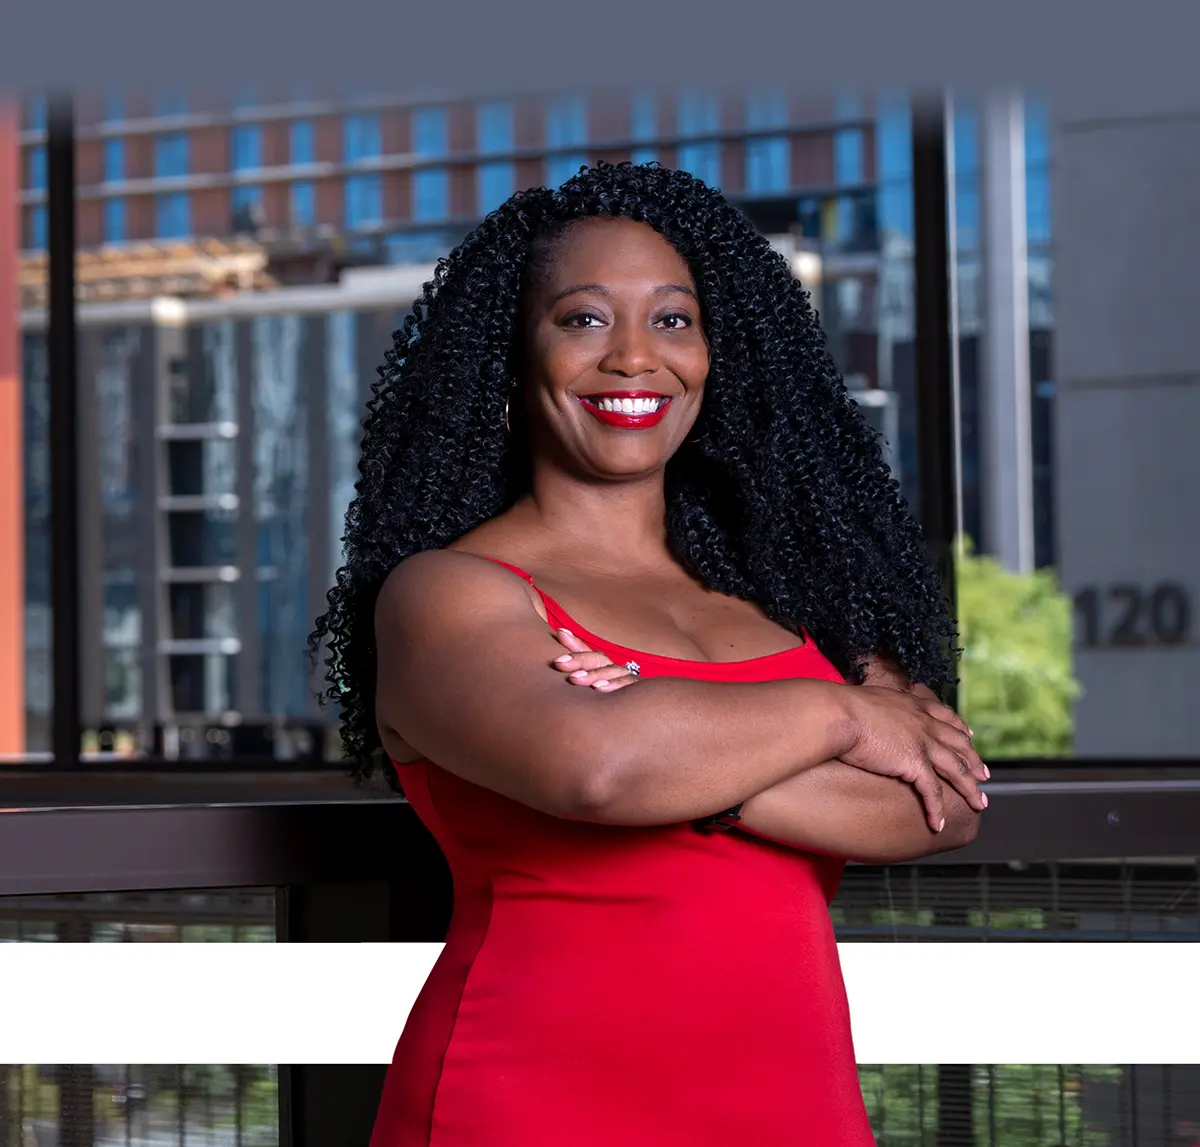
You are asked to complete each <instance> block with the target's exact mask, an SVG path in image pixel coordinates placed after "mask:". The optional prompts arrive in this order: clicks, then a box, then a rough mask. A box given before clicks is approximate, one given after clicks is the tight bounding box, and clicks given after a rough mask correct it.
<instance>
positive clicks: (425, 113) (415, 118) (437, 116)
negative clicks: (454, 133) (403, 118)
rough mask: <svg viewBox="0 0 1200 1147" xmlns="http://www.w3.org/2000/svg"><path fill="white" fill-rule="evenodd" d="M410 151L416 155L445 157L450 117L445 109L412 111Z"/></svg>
mask: <svg viewBox="0 0 1200 1147" xmlns="http://www.w3.org/2000/svg"><path fill="white" fill-rule="evenodd" d="M412 149H413V151H414V152H416V154H417V155H445V154H446V152H447V151H449V150H450V117H449V115H448V114H447V113H446V109H445V108H417V109H416V110H414V111H413V113H412Z"/></svg>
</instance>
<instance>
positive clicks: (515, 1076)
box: [371, 563, 875, 1147]
mask: <svg viewBox="0 0 1200 1147" xmlns="http://www.w3.org/2000/svg"><path fill="white" fill-rule="evenodd" d="M501 564H503V563H501ZM509 568H510V569H511V568H513V567H509ZM514 572H517V573H520V574H521V576H523V577H524V578H525V579H526V580H527V581H529V582H530V584H531V585H532V584H533V581H532V578H530V577H529V575H528V574H525V573H524V572H523V571H520V570H515V571H514ZM539 592H540V591H539ZM542 597H543V599H544V601H545V603H546V610H547V612H548V614H549V621H550V624H551V625H552V626H553V627H555V628H558V627H564V628H567V629H570V630H571V631H572V632H573V633H575V634H577V635H578V636H579V637H580V638H581V639H583V640H584V641H586V642H588V643H589V644H590V645H591V647H592V648H593V649H598V650H601V651H603V652H604V653H605V654H607V655H608V656H609V657H611V658H612V659H613V660H614V661H616V662H618V663H624V662H627V661H631V660H632V661H636V662H637V664H638V666H639V667H640V671H641V676H642V677H656V676H657V677H662V676H671V677H692V678H697V679H703V680H708V681H769V680H777V679H780V678H785V677H814V678H823V679H826V680H834V681H837V680H841V678H840V677H839V676H838V674H837V672H836V670H835V669H834V668H833V666H832V665H831V664H830V663H829V662H828V661H827V660H826V659H825V658H824V657H823V656H822V655H821V654H820V653H819V652H818V651H817V649H816V647H815V645H814V644H813V643H812V642H811V641H809V642H806V643H805V644H804V645H803V646H801V647H799V648H797V649H793V650H788V651H786V652H783V653H778V654H774V655H772V656H769V657H760V658H755V659H753V660H750V661H738V662H727V663H709V662H695V661H681V660H677V659H674V658H668V657H656V656H651V655H650V654H646V653H641V652H637V651H635V650H631V649H625V648H623V647H620V646H616V645H613V644H612V643H611V642H609V641H605V640H604V639H602V638H600V637H598V636H596V635H594V634H591V633H587V632H586V631H585V630H583V629H582V628H581V627H580V626H579V625H578V624H576V623H575V622H574V621H573V620H572V619H571V618H570V617H568V616H567V615H566V614H565V613H564V612H563V610H562V608H561V607H560V606H559V605H558V604H557V603H556V602H554V601H553V600H552V599H551V598H549V597H547V596H546V595H545V594H542ZM400 776H401V779H402V781H403V785H404V791H405V794H406V796H407V797H408V799H409V801H410V802H411V803H412V806H413V808H414V809H415V810H416V812H417V814H418V815H419V816H420V818H421V820H422V821H423V823H424V824H425V825H426V827H427V828H428V829H429V830H430V832H431V833H432V834H433V835H434V837H435V838H436V840H437V842H438V844H439V845H440V846H441V848H442V851H443V852H444V853H445V855H446V859H447V861H448V862H449V865H450V868H451V871H452V873H453V877H454V914H453V919H452V922H451V925H450V930H449V934H448V936H447V939H446V946H445V948H444V949H443V951H442V954H441V956H440V957H439V958H438V961H437V963H436V965H435V967H434V969H433V971H432V973H431V974H430V976H429V979H428V981H427V982H426V983H425V986H424V988H423V989H422V991H421V993H420V996H419V997H418V999H417V1001H416V1004H415V1005H414V1007H413V1009H412V1012H411V1013H410V1015H409V1018H408V1022H407V1024H406V1025H405V1028H404V1033H403V1035H402V1036H401V1038H400V1042H399V1045H398V1046H397V1048H396V1054H395V1057H394V1060H393V1063H392V1066H391V1068H390V1069H389V1071H388V1076H387V1082H386V1084H385V1086H384V1092H383V1098H382V1101H381V1104H380V1108H379V1113H378V1116H377V1118H376V1123H375V1131H374V1135H373V1137H372V1139H371V1147H707V1145H712V1147H730V1145H737V1147H741V1145H745V1147H874V1142H875V1141H874V1138H873V1137H872V1134H871V1129H870V1126H869V1124H868V1122H867V1114H866V1109H865V1106H864V1104H863V1099H862V1093H861V1091H860V1089H859V1083H858V1072H857V1067H856V1064H855V1058H854V1049H853V1047H852V1045H851V1040H850V1016H849V1012H848V1009H847V1004H846V994H845V989H844V987H843V985H842V975H841V968H840V966H839V963H838V955H837V947H836V945H835V943H834V935H833V928H832V925H831V923H830V919H829V911H828V902H829V900H830V898H831V897H832V895H833V893H834V891H835V889H836V887H837V884H838V881H839V878H840V876H841V872H842V867H843V866H842V863H841V862H840V861H835V860H830V859H827V858H823V857H818V856H810V855H806V854H804V853H800V852H796V851H794V850H792V849H788V848H784V847H782V846H779V845H775V844H772V843H770V842H768V841H764V840H762V839H761V838H758V837H754V836H751V835H750V834H748V833H745V832H740V831H738V830H736V829H735V830H733V831H730V832H714V833H700V832H697V831H696V830H695V829H694V828H693V827H692V826H691V825H690V824H685V825H677V826H669V827H663V828H624V827H613V826H603V825H590V824H581V823H577V822H571V821H564V820H558V819H556V818H554V817H551V816H547V815H545V814H543V813H539V812H535V811H534V810H532V809H530V808H527V807H526V806H524V805H521V804H518V803H516V802H514V801H511V800H508V799H507V798H505V797H502V796H499V795H497V794H495V793H493V792H491V791H489V790H487V789H484V788H481V787H479V786H478V785H473V784H469V783H468V782H466V781H463V780H460V779H459V778H457V777H455V776H453V775H451V774H450V773H447V772H444V771H443V770H441V769H439V768H438V767H437V766H436V765H434V764H431V763H429V762H427V761H420V762H416V763H414V764H410V765H403V766H400Z"/></svg>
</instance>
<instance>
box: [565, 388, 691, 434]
mask: <svg viewBox="0 0 1200 1147" xmlns="http://www.w3.org/2000/svg"><path fill="white" fill-rule="evenodd" d="M576 397H577V398H578V399H579V404H580V406H582V407H583V408H584V410H586V411H587V412H588V413H589V414H590V415H591V416H592V417H593V418H595V419H596V421H597V422H603V423H604V425H605V426H611V427H613V428H614V429H617V430H649V429H650V428H651V427H654V426H657V425H658V424H659V423H660V422H661V421H662V420H663V419H664V418H665V417H666V414H667V407H668V406H670V405H671V400H670V399H669V398H668V397H667V396H666V395H665V394H659V393H658V392H657V391H653V390H609V391H603V392H601V393H598V394H588V395H576ZM603 399H610V400H612V401H614V402H616V401H619V400H623V399H629V400H630V401H633V400H636V399H641V400H642V402H643V403H647V404H654V403H656V404H657V408H655V407H654V406H653V405H652V406H651V407H650V409H648V410H642V411H634V412H629V411H618V410H604V409H603V408H602V407H601V406H600V402H601V401H602V400H603Z"/></svg>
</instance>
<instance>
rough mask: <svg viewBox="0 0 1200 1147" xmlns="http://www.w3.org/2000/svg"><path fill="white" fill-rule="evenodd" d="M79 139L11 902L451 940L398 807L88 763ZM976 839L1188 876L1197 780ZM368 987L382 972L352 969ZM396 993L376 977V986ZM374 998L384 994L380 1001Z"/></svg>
mask: <svg viewBox="0 0 1200 1147" xmlns="http://www.w3.org/2000/svg"><path fill="white" fill-rule="evenodd" d="M945 111H946V105H945V102H944V100H942V99H940V98H935V99H932V100H925V101H920V102H918V105H917V107H916V108H915V111H914V117H913V200H914V212H915V281H916V307H917V316H916V318H917V334H916V354H917V374H918V378H919V379H920V380H921V385H920V386H919V387H918V396H919V398H918V410H917V421H918V442H919V467H920V476H921V479H922V480H921V483H920V489H921V505H920V507H919V512H920V514H921V517H922V520H923V522H924V525H925V532H926V536H927V538H928V541H929V544H930V546H931V549H932V551H933V554H934V556H935V560H936V561H937V563H938V566H939V569H940V570H941V571H942V574H943V576H944V578H945V579H946V585H947V588H948V590H949V591H951V592H952V590H953V582H952V577H953V568H952V563H951V560H950V555H951V545H952V541H953V538H954V535H955V532H956V529H957V516H958V506H957V503H956V497H957V493H956V492H957V489H958V483H957V481H956V466H957V462H956V454H955V451H956V444H955V435H956V431H955V421H954V419H955V410H956V399H955V395H954V376H955V372H954V369H953V356H954V353H955V350H954V335H953V332H954V325H953V280H952V278H951V275H952V268H951V262H950V259H949V250H950V246H949V239H948V233H947V206H948V196H947V185H948V181H947V154H946V147H947V133H946V115H945ZM74 159H75V131H74V122H73V116H72V110H71V105H70V102H69V101H67V100H62V99H59V100H55V101H53V102H52V103H51V105H50V117H49V125H48V132H47V167H48V181H47V182H48V188H47V203H48V207H49V340H48V341H49V367H50V445H51V458H52V459H54V460H55V463H56V464H55V465H53V466H52V472H51V505H52V510H51V525H50V533H51V554H52V569H51V593H52V618H53V641H52V656H53V663H52V673H53V688H54V733H53V756H54V759H53V762H52V763H51V764H49V765H48V766H45V767H43V766H36V767H6V768H5V769H4V770H3V772H2V773H0V810H3V811H0V895H43V894H50V893H81V892H119V891H140V890H181V889H201V888H214V887H226V888H249V887H274V888H277V889H278V890H279V896H278V904H279V910H278V921H277V936H278V939H279V940H281V941H288V942H297V941H298V942H305V941H324V942H331V941H332V942H356V941H359V942H361V941H381V940H384V941H397V942H399V941H425V942H430V941H433V942H437V941H440V940H441V939H443V937H444V935H445V930H446V926H447V924H448V920H449V911H450V904H451V887H450V881H449V874H448V871H447V869H446V865H445V862H444V860H443V859H442V857H441V855H440V853H439V851H438V850H437V847H436V845H435V844H434V842H433V841H432V839H431V838H430V837H429V835H428V833H427V832H426V831H425V829H424V828H423V827H422V826H421V824H420V823H419V822H418V820H417V818H416V816H415V814H414V813H413V812H412V810H411V808H409V807H408V805H407V804H406V802H404V801H403V800H402V799H400V798H396V797H394V796H391V795H389V794H384V793H371V792H366V791H362V790H357V789H355V787H354V786H353V785H352V784H351V782H350V781H349V780H348V779H347V778H345V777H344V776H342V775H341V774H340V773H339V772H337V771H334V770H331V769H330V768H329V766H323V765H321V764H319V763H317V764H313V763H300V764H297V763H296V762H277V761H272V760H263V759H257V760H251V759H241V760H234V761H229V762H206V763H205V764H204V766H203V772H202V773H201V772H197V771H196V770H195V769H194V767H189V766H188V765H187V764H186V763H185V762H179V761H169V760H161V759H145V760H140V761H137V762H132V763H131V762H120V763H119V764H118V763H113V764H112V765H111V766H105V765H96V764H91V763H87V764H86V765H85V763H84V762H83V761H81V757H80V751H81V743H82V721H81V711H82V708H81V701H82V693H81V688H82V687H81V679H80V669H79V667H80V665H81V662H82V657H81V654H82V653H83V646H82V642H81V633H80V622H81V609H80V601H81V588H82V586H81V571H80V568H79V565H78V560H77V553H78V551H77V546H76V538H77V537H78V530H79V528H80V500H81V491H80V489H79V477H78V474H77V471H76V468H75V467H74V466H72V465H70V464H64V463H69V460H71V459H74V458H76V457H77V456H78V447H79V445H80V443H79V440H78V430H77V427H78V424H79V413H80V412H79V397H78V377H77V361H76V360H77V353H78V352H77V339H76V314H75V282H74V262H75V234H74V221H75V172H74ZM993 772H994V781H993V785H992V789H991V791H992V793H993V794H994V797H997V798H1001V799H994V801H993V807H992V810H991V811H990V813H989V816H988V819H987V823H986V826H985V829H984V831H983V833H982V834H981V836H980V839H979V840H978V841H976V842H975V843H974V844H973V845H972V846H971V847H969V848H967V849H964V850H962V851H961V852H960V853H957V854H954V855H953V856H952V857H950V858H938V860H937V863H939V864H946V863H956V864H964V865H969V864H985V863H1004V862H1012V861H1025V862H1034V861H1044V860H1068V859H1076V858H1078V859H1097V858H1106V857H1170V856H1194V855H1195V854H1196V853H1197V851H1200V844H1198V832H1197V826H1198V825H1200V760H1196V761H1182V762H1176V763H1169V762H1150V763H1146V762H1084V761H1074V762H1063V761H1024V762H1011V763H1004V764H999V763H998V764H997V766H996V767H995V768H994V770H993ZM347 975H348V976H351V975H352V976H358V977H361V976H366V977H367V978H368V980H371V977H372V973H371V971H370V970H369V969H361V968H355V969H350V968H348V969H347ZM379 975H380V980H382V970H381V971H380V973H379ZM372 990H382V989H380V988H378V987H376V988H374V989H372ZM381 1078H382V1072H381V1070H380V1069H378V1068H376V1067H329V1066H295V1065H293V1066H286V1067H283V1068H282V1070H281V1086H280V1108H281V1121H280V1128H281V1141H282V1143H284V1144H285V1145H287V1147H307V1145H314V1147H315V1145H317V1144H320V1145H321V1147H339V1145H341V1144H345V1145H346V1147H350V1145H351V1144H361V1143H364V1142H366V1140H367V1138H368V1136H369V1131H370V1124H371V1121H372V1120H373V1118H374V1110H375V1104H376V1103H377V1099H378V1093H379V1084H380V1081H381Z"/></svg>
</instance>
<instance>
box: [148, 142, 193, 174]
mask: <svg viewBox="0 0 1200 1147" xmlns="http://www.w3.org/2000/svg"><path fill="white" fill-rule="evenodd" d="M187 171H188V137H187V136H186V135H184V134H182V133H181V132H173V133H171V134H170V135H160V136H159V137H158V138H157V139H156V140H155V141H154V174H155V175H156V176H157V177H158V178H159V179H170V178H172V177H175V176H180V175H187Z"/></svg>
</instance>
